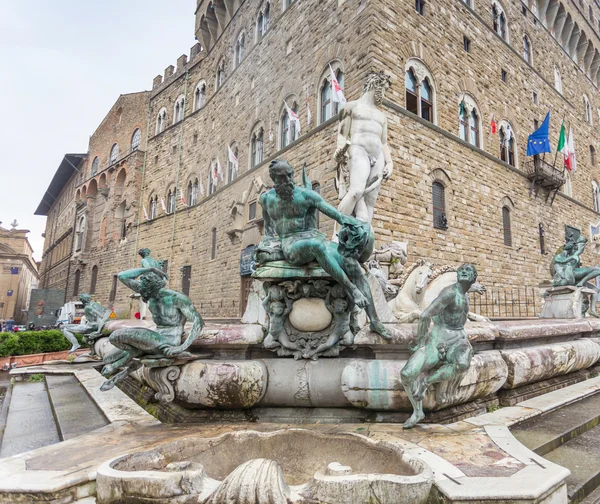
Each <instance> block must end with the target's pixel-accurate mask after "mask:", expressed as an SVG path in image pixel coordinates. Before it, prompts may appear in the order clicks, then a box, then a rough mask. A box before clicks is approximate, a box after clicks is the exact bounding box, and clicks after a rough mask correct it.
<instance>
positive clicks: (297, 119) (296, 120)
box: [283, 100, 300, 141]
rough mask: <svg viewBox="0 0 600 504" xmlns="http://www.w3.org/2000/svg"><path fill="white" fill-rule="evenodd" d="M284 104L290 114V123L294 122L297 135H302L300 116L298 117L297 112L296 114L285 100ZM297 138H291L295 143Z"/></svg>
mask: <svg viewBox="0 0 600 504" xmlns="http://www.w3.org/2000/svg"><path fill="white" fill-rule="evenodd" d="M283 104H284V105H285V109H286V110H287V114H288V119H289V120H290V121H293V122H294V123H295V124H296V134H298V135H300V116H299V115H298V113H297V112H294V111H293V110H292V109H291V108H290V107H289V106H288V104H287V103H286V101H285V100H283ZM294 140H295V138H290V141H294Z"/></svg>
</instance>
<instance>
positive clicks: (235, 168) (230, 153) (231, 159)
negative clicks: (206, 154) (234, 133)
mask: <svg viewBox="0 0 600 504" xmlns="http://www.w3.org/2000/svg"><path fill="white" fill-rule="evenodd" d="M227 155H228V156H229V162H230V163H231V166H233V171H234V172H235V173H237V172H238V158H236V157H235V154H234V153H233V151H232V150H231V145H228V146H227Z"/></svg>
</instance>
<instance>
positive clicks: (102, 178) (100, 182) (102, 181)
mask: <svg viewBox="0 0 600 504" xmlns="http://www.w3.org/2000/svg"><path fill="white" fill-rule="evenodd" d="M106 186H107V182H106V173H103V174H102V175H100V178H99V180H98V189H104V188H106Z"/></svg>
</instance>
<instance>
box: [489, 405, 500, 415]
mask: <svg viewBox="0 0 600 504" xmlns="http://www.w3.org/2000/svg"><path fill="white" fill-rule="evenodd" d="M499 409H500V406H498V405H497V404H490V405H489V406H488V407H487V412H488V413H493V412H494V411H498V410H499Z"/></svg>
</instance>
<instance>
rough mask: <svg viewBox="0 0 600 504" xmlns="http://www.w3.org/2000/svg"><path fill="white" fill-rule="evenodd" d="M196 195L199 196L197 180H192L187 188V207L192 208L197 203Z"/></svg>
mask: <svg viewBox="0 0 600 504" xmlns="http://www.w3.org/2000/svg"><path fill="white" fill-rule="evenodd" d="M198 194H199V183H198V179H197V178H196V179H194V181H192V180H190V181H189V182H188V186H187V198H186V201H187V204H188V206H193V205H195V204H196V203H198Z"/></svg>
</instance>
